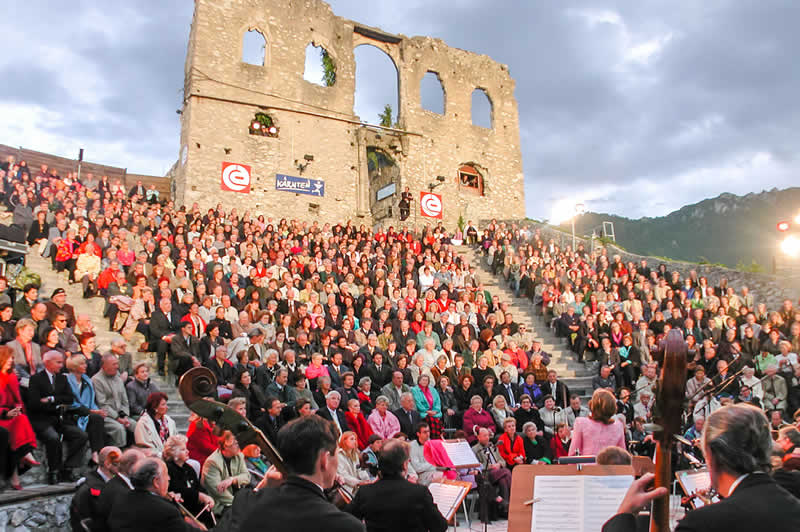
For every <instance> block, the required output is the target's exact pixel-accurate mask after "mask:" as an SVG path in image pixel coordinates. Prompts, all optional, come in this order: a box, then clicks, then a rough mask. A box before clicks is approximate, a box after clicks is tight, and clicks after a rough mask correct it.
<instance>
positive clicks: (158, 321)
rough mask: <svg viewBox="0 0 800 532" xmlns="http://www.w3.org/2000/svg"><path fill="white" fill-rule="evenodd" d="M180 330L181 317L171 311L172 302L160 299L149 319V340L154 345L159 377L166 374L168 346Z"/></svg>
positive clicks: (167, 299)
mask: <svg viewBox="0 0 800 532" xmlns="http://www.w3.org/2000/svg"><path fill="white" fill-rule="evenodd" d="M180 329H181V317H180V316H179V315H178V313H177V312H174V311H173V310H172V301H170V299H169V298H166V297H165V298H162V299H161V300H160V301H159V302H158V310H156V311H155V312H153V316H152V317H151V318H150V339H151V341H152V342H155V344H156V357H157V360H158V372H159V373H160V374H161V375H164V376H166V374H167V367H166V361H167V351H168V350H169V344H170V342H171V341H172V337H173V336H174V335H175V334H177V333H178V331H180ZM151 349H152V346H151Z"/></svg>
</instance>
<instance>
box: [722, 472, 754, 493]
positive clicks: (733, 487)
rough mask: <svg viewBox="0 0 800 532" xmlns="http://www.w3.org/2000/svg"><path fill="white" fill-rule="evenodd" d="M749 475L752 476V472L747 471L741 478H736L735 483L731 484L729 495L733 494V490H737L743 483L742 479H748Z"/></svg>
mask: <svg viewBox="0 0 800 532" xmlns="http://www.w3.org/2000/svg"><path fill="white" fill-rule="evenodd" d="M749 476H750V473H745V474H744V475H742V476H740V477H739V478H737V479H736V480H734V481H733V484H731V489H729V490H728V495H727V497H730V496H731V495H733V492H734V491H736V488H738V487H739V484H741V483H742V481H743V480H744V479H746V478H747V477H749Z"/></svg>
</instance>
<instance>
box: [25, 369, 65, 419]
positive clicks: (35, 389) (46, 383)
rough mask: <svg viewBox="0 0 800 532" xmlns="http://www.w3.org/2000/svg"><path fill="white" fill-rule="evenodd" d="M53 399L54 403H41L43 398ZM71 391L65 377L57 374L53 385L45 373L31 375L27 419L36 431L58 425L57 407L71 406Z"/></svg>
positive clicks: (62, 374)
mask: <svg viewBox="0 0 800 532" xmlns="http://www.w3.org/2000/svg"><path fill="white" fill-rule="evenodd" d="M51 396H52V397H54V398H55V401H53V402H47V403H42V401H41V400H42V399H44V398H45V397H51ZM72 400H73V399H72V389H71V388H70V387H69V383H68V382H67V376H66V375H65V374H64V373H59V374H58V375H55V376H54V379H53V385H52V386H51V385H50V379H49V377H48V376H47V372H46V371H44V370H42V371H40V372H39V373H36V374H35V375H33V376H32V377H31V379H30V382H29V383H28V404H27V405H26V406H27V410H28V417H29V418H30V421H31V424H32V425H33V426H34V428H36V429H37V430H43V429H45V428H47V427H49V426H51V425H56V424H58V419H59V415H58V414H59V412H58V410H59V408H58V407H59V405H71V404H72Z"/></svg>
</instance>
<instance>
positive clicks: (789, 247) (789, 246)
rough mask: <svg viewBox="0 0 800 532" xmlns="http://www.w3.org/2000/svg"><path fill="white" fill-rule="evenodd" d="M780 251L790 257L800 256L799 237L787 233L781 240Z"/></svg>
mask: <svg viewBox="0 0 800 532" xmlns="http://www.w3.org/2000/svg"><path fill="white" fill-rule="evenodd" d="M781 251H782V252H783V253H784V254H786V255H788V256H789V257H792V258H797V257H798V256H800V238H797V237H796V236H795V235H789V236H787V237H786V238H784V239H783V242H781Z"/></svg>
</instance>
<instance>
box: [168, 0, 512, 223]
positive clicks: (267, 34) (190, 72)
mask: <svg viewBox="0 0 800 532" xmlns="http://www.w3.org/2000/svg"><path fill="white" fill-rule="evenodd" d="M251 30H253V31H257V32H259V33H260V34H261V35H262V36H263V37H264V39H265V41H266V45H265V53H264V66H258V65H252V64H249V63H244V62H242V48H243V44H242V42H243V37H244V35H245V34H246V33H247V32H248V31H251ZM309 44H313V45H315V46H321V47H323V48H324V49H325V50H326V51H327V52H328V54H329V56H330V57H331V58H332V59H333V62H334V64H335V68H336V82H335V83H334V84H333V85H332V86H328V87H324V86H319V85H315V84H313V83H310V82H308V81H305V80H304V79H303V72H304V64H305V50H306V47H307V45H309ZM361 45H370V46H375V47H377V48H379V49H380V50H382V51H384V52H385V53H386V54H387V55H388V56H389V57H390V58H391V59H392V61H393V62H394V64H395V66H396V67H397V82H398V95H399V109H398V123H397V127H396V128H395V129H387V128H380V127H377V126H366V125H364V124H363V123H362V118H366V117H361V118H359V117H358V116H355V115H354V111H353V103H354V94H355V57H354V53H353V50H354V48H355V47H357V46H361ZM427 72H433V73H435V74H436V75H437V76H438V78H439V80H440V82H441V84H442V88H443V91H444V95H445V110H444V114H443V115H440V114H437V113H433V112H430V111H427V110H425V109H423V108H422V106H421V102H420V82H421V80H422V78H423V76H424V75H425V74H426V73H427ZM514 87H515V83H514V80H513V79H512V78H511V75H510V73H509V71H508V67H507V66H506V65H502V64H499V63H497V62H495V61H493V60H492V59H490V58H489V57H487V56H485V55H478V54H474V53H471V52H467V51H464V50H460V49H456V48H451V47H449V46H447V45H446V44H445V43H444V42H442V41H441V40H438V39H433V38H430V37H406V36H403V35H395V34H390V33H386V32H383V31H382V30H378V29H375V28H370V27H367V26H364V25H362V24H360V23H358V22H354V21H351V20H347V19H344V18H341V17H337V16H335V15H334V14H333V12H332V11H331V8H330V6H328V4H326V3H325V2H322V1H320V0H225V1H218V0H196V1H195V10H194V18H193V21H192V27H191V32H190V36H189V44H188V50H187V57H186V65H185V84H184V101H183V107H182V113H181V123H182V130H181V148H180V156H179V160H178V163H177V165H176V168H175V169H174V172H173V176H174V177H173V179H174V183H173V190H174V192H175V199H176V200H177V203H178V204H186V205H191V204H192V203H194V202H197V203H198V204H199V205H200V207H201V208H204V209H206V208H209V207H212V206H215V205H216V204H217V203H222V204H223V205H224V206H225V207H227V208H231V207H237V208H238V209H239V211H240V212H241V211H244V210H249V211H251V212H254V213H264V214H266V215H270V216H273V217H277V218H280V217H283V216H286V217H292V218H299V219H308V220H312V219H313V220H319V221H321V222H335V221H342V220H347V219H352V220H354V222H356V223H364V224H368V225H371V224H377V223H382V224H384V225H389V224H395V225H397V224H398V223H399V222H398V216H399V211H398V209H397V202H398V200H399V195H400V192H401V191H402V190H404V189H405V187H409V188H410V191H411V193H412V195H413V197H414V202H415V203H414V204H413V205H412V211H411V217H410V218H409V220H408V221H407V223H408V224H409V225H418V226H422V225H424V224H425V223H427V222H429V221H431V219H428V218H422V217H421V216H420V214H419V205H418V201H419V197H420V192H421V191H427V190H428V186H429V184H431V183H434V182H435V183H439V182H440V181H441V179H443V181H442V182H441V184H440V185H439V186H438V187H437V188H436V189H435V192H436V193H437V194H441V196H442V202H443V222H444V224H445V226H447V227H450V228H454V227H455V222H456V220H457V219H458V217H459V215H463V216H464V218H465V219H467V218H472V219H476V220H477V219H480V218H491V217H495V216H497V217H503V218H507V217H519V218H521V217H522V216H524V205H525V202H524V192H523V174H522V158H521V153H520V140H519V119H518V112H517V102H516V100H515V98H514ZM475 89H482V90H483V91H485V93H486V94H487V96H488V97H489V100H490V102H491V103H492V128H491V129H486V128H482V127H479V126H475V125H473V124H472V122H471V105H472V103H471V102H472V93H473V91H474V90H475ZM257 112H264V113H267V114H268V115H269V116H270V117H271V118H272V119H273V120H274V124H275V126H276V127H277V128H278V131H279V133H278V136H277V137H268V136H259V135H252V134H250V130H249V125H250V123H251V121H252V120H253V119H254V116H255V113H257ZM370 118H372V117H370ZM370 147H371V148H378V149H380V150H382V151H384V152H385V153H386V154H387V155H389V156H390V157H391V159H393V160H394V161H395V163H396V164H397V166H398V167H399V172H397V182H396V183H395V185H396V193H395V194H394V195H392V196H390V197H388V198H386V199H383V200H380V201H377V200H376V193H377V190H378V188H379V187H381V186H385V183H383V182H381V183H380V184H378V183H370V178H369V172H368V158H367V148H370ZM306 155H310V156H313V161H312V162H311V163H310V164H309V165H308V166H307V167H306V168H305V169H304V171H303V172H302V173H301V172H300V170H299V169H298V168H297V166H298V164H305V163H306V159H305V156H306ZM223 162H232V163H239V164H243V165H248V166H250V167H251V168H252V171H251V190H250V192H249V194H245V193H237V192H229V191H223V190H221V185H220V180H221V170H222V163H223ZM462 165H470V166H471V167H473V168H474V169H476V170H477V171H478V172H479V173H480V174H481V178H482V180H483V190H482V193H481V192H480V191H479V190H476V189H474V188H470V187H468V186H465V185H464V184H462V182H461V180H460V179H459V168H461V167H462ZM276 174H286V175H290V176H298V177H304V178H312V179H321V180H324V182H325V194H324V197H319V196H312V195H304V194H297V193H294V192H279V191H276V189H275V188H276V187H275V179H276ZM439 176H442V177H441V178H440V179H439V180H437V177H439ZM389 207H391V209H390V208H389ZM415 213H416V214H415Z"/></svg>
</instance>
